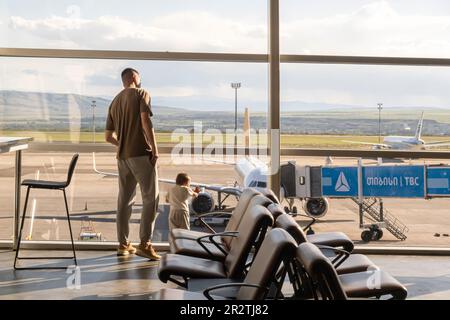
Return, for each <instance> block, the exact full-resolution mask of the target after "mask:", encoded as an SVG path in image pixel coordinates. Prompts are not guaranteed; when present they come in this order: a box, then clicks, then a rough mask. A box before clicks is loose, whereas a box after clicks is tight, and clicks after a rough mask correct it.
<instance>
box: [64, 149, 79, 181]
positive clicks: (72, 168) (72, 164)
mask: <svg viewBox="0 0 450 320" xmlns="http://www.w3.org/2000/svg"><path fill="white" fill-rule="evenodd" d="M78 157H79V154H78V153H76V154H74V155H73V157H72V160H71V161H70V165H69V171H68V172H67V180H66V187H68V186H69V185H70V182H71V181H72V176H73V173H74V171H75V167H76V165H77V161H78Z"/></svg>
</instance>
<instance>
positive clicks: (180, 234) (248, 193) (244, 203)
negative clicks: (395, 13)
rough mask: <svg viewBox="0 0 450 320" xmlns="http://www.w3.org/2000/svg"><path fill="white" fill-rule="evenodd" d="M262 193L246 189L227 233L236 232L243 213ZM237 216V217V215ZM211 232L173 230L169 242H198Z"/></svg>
mask: <svg viewBox="0 0 450 320" xmlns="http://www.w3.org/2000/svg"><path fill="white" fill-rule="evenodd" d="M260 194H261V193H260V192H259V191H257V190H255V189H253V188H246V189H245V190H244V191H243V192H242V194H241V195H240V197H239V201H238V203H237V205H236V208H235V209H234V210H233V212H232V215H231V218H230V220H229V221H228V224H227V227H226V228H225V232H230V231H236V229H237V227H238V225H239V223H240V221H241V218H242V215H243V213H244V212H245V210H247V207H248V205H249V203H250V201H251V200H252V198H253V197H254V196H256V195H260ZM235 214H236V215H235ZM209 235H211V233H210V232H199V231H193V230H186V229H172V230H171V231H170V236H169V240H170V241H172V240H174V239H190V240H197V239H198V238H200V237H204V236H209Z"/></svg>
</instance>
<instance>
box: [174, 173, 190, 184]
mask: <svg viewBox="0 0 450 320" xmlns="http://www.w3.org/2000/svg"><path fill="white" fill-rule="evenodd" d="M189 179H190V178H189V176H188V175H187V173H179V174H178V175H177V179H176V180H175V183H176V184H177V185H179V186H184V185H185V184H186V183H187V182H188V181H189Z"/></svg>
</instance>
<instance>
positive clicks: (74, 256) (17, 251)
mask: <svg viewBox="0 0 450 320" xmlns="http://www.w3.org/2000/svg"><path fill="white" fill-rule="evenodd" d="M30 189H31V188H30V187H28V189H27V196H26V198H25V206H24V208H23V215H22V222H21V224H20V231H19V237H18V242H17V250H16V257H15V259H14V269H15V270H47V269H50V270H65V269H67V267H46V266H45V267H26V268H19V267H16V264H17V260H53V259H63V260H64V259H73V260H74V262H75V266H78V262H77V257H76V253H75V244H74V241H73V234H72V225H71V223H70V215H69V206H68V204H67V197H66V192H65V189H62V191H63V194H64V204H65V206H66V214H67V221H68V222H69V231H70V240H71V242H72V252H73V257H23V258H20V257H19V251H20V244H21V241H22V232H23V227H24V224H25V216H26V212H27V205H28V199H29V195H30Z"/></svg>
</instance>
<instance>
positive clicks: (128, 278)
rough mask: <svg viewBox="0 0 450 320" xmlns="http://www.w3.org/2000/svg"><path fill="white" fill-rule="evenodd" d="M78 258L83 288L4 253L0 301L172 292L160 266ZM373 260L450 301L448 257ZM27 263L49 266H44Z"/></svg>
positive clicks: (103, 254)
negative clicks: (17, 265)
mask: <svg viewBox="0 0 450 320" xmlns="http://www.w3.org/2000/svg"><path fill="white" fill-rule="evenodd" d="M23 254H24V255H37V254H42V252H39V251H32V252H26V251H23ZM60 254H61V253H60ZM67 254H69V253H67ZM78 257H79V259H78V260H79V265H80V277H79V278H78V279H79V283H77V281H76V277H74V274H75V272H74V270H73V269H67V270H61V271H60V270H51V271H45V270H37V271H36V270H33V271H14V270H13V268H12V264H13V259H14V253H13V252H12V251H0V299H149V298H150V296H151V294H152V293H154V292H156V291H158V290H159V289H160V288H164V287H169V286H171V287H173V286H172V285H166V284H163V283H162V282H160V281H159V280H158V276H157V263H156V262H149V261H148V260H146V259H143V258H140V257H136V256H133V257H129V258H118V257H117V256H116V255H115V253H114V252H112V251H79V252H78ZM370 258H371V259H372V260H373V261H374V262H375V263H376V264H377V265H378V266H380V267H381V268H382V269H383V270H385V271H387V272H389V273H391V274H392V275H393V276H394V277H395V278H397V279H398V280H399V281H400V282H402V283H403V284H405V285H406V287H407V288H408V296H409V298H410V299H450V257H429V256H424V257H417V256H379V255H376V256H370ZM26 263H27V264H50V263H49V262H46V261H40V260H37V261H33V260H31V261H26ZM64 263H65V264H64ZM70 263H71V261H70V260H68V261H65V262H61V263H58V265H69V264H70ZM77 284H79V287H78V288H77Z"/></svg>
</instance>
